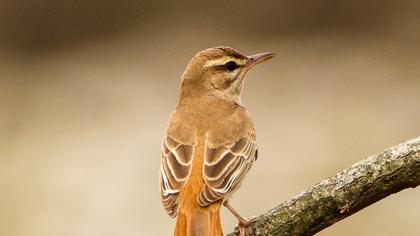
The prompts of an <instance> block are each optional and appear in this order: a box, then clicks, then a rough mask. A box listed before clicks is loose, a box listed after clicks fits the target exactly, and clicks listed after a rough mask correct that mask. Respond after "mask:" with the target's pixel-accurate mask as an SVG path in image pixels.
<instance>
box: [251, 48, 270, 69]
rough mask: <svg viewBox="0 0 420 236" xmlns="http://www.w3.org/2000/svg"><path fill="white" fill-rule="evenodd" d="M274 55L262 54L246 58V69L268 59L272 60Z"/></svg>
mask: <svg viewBox="0 0 420 236" xmlns="http://www.w3.org/2000/svg"><path fill="white" fill-rule="evenodd" d="M275 55H276V54H275V53H273V52H263V53H258V54H255V55H251V56H248V59H249V62H248V66H247V67H249V68H251V67H253V66H255V65H257V64H260V63H261V62H263V61H267V60H268V59H271V58H273V57H274V56H275Z"/></svg>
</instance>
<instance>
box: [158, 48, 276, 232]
mask: <svg viewBox="0 0 420 236" xmlns="http://www.w3.org/2000/svg"><path fill="white" fill-rule="evenodd" d="M273 56H274V54H273V53H262V54H257V55H253V56H249V57H247V56H245V55H243V54H242V53H240V52H239V51H237V50H235V49H232V48H229V47H216V48H210V49H207V50H204V51H201V52H199V53H198V54H197V55H196V56H194V57H193V59H192V60H191V61H190V63H189V64H188V66H187V68H186V70H185V72H184V74H183V75H182V84H181V97H180V100H179V103H178V106H177V108H176V110H175V112H174V113H173V114H172V115H171V117H170V120H169V124H168V128H167V130H166V133H165V137H164V139H163V145H162V149H163V151H162V158H161V176H160V184H161V197H162V203H163V206H164V208H165V209H166V211H167V212H168V214H169V215H170V216H171V217H176V216H177V223H176V227H175V232H174V235H177V236H220V235H222V229H221V224H220V206H221V205H222V204H224V205H225V206H227V207H228V209H229V210H231V211H232V213H234V214H235V216H237V217H238V219H239V221H240V226H242V227H241V228H242V231H241V232H242V233H243V228H244V226H246V220H245V219H244V218H242V217H241V216H239V215H238V214H237V213H236V212H235V211H234V210H233V208H232V207H231V206H230V205H229V204H228V202H227V200H228V199H229V197H230V196H231V194H232V193H233V192H234V191H235V190H236V189H237V188H238V187H239V186H240V184H241V182H242V180H243V178H244V177H245V175H246V174H247V173H248V171H249V169H250V167H251V166H252V164H253V162H254V161H255V160H256V159H257V144H256V137H255V128H254V123H253V121H252V119H251V117H250V115H249V113H248V111H247V110H246V109H245V107H244V106H243V105H242V104H241V100H240V95H241V91H242V87H243V82H244V77H245V74H246V73H247V71H248V70H249V69H250V68H251V67H252V66H253V65H255V64H258V63H259V62H262V61H265V60H267V59H269V58H271V57H273Z"/></svg>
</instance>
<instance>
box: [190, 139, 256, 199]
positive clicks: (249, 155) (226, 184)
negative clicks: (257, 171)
mask: <svg viewBox="0 0 420 236" xmlns="http://www.w3.org/2000/svg"><path fill="white" fill-rule="evenodd" d="M205 150H206V151H205V156H204V165H203V177H204V180H205V183H206V184H205V185H204V188H203V190H202V191H201V194H200V196H199V199H198V201H199V203H200V205H201V206H208V205H210V204H211V203H213V202H216V201H219V200H221V199H224V198H227V197H229V196H230V195H231V194H232V193H233V192H234V191H235V190H236V188H237V187H238V186H239V185H240V183H241V182H242V179H243V178H244V177H245V175H246V174H247V173H248V171H249V169H250V168H251V166H252V164H253V162H254V161H255V160H256V158H257V144H256V142H255V136H252V135H248V136H247V137H243V138H240V139H238V140H237V141H236V142H234V143H229V144H225V145H222V146H219V147H210V146H206V149H205Z"/></svg>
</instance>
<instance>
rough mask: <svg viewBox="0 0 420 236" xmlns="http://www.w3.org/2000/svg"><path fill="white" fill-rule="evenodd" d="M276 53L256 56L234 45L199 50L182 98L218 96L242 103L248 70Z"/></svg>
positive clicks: (187, 74) (185, 76)
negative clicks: (247, 53)
mask: <svg viewBox="0 0 420 236" xmlns="http://www.w3.org/2000/svg"><path fill="white" fill-rule="evenodd" d="M273 56H274V53H271V52H264V53H259V54H255V55H252V56H246V55H244V54H243V53H241V52H239V51H238V50H235V49H233V48H231V47H214V48H209V49H206V50H203V51H201V52H199V53H197V54H196V55H195V56H194V57H193V58H192V59H191V61H190V62H189V64H188V66H187V68H186V69H185V71H184V74H183V75H182V85H181V90H182V93H181V97H182V96H184V97H201V96H208V95H211V96H216V97H220V98H222V99H226V100H229V101H234V102H240V95H241V92H242V87H243V84H244V78H245V75H246V73H247V72H248V71H249V70H250V69H251V68H252V67H253V66H254V65H256V64H259V63H261V62H263V61H266V60H268V59H270V58H272V57H273Z"/></svg>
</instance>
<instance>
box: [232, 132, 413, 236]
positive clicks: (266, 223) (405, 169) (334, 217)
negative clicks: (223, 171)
mask: <svg viewBox="0 0 420 236" xmlns="http://www.w3.org/2000/svg"><path fill="white" fill-rule="evenodd" d="M419 184H420V136H419V137H417V138H415V139H412V140H409V141H407V142H404V143H402V144H400V145H398V146H396V147H392V148H390V149H387V150H385V151H383V152H381V153H379V154H376V155H374V156H371V157H369V158H368V159H366V160H363V161H360V162H358V163H356V164H354V165H353V166H351V167H350V168H348V169H345V170H343V171H342V172H340V173H338V174H337V175H335V176H333V177H330V178H328V179H325V180H323V181H321V182H320V183H318V184H315V185H313V186H312V187H310V188H309V189H307V190H305V191H303V192H302V193H300V194H299V195H297V196H295V197H294V198H292V199H291V200H288V201H286V202H284V203H282V204H280V205H278V206H276V207H275V208H273V209H271V210H270V211H268V212H266V213H264V214H262V215H260V216H258V217H256V218H254V219H252V220H251V223H250V225H248V226H247V229H246V233H247V234H246V235H247V236H253V235H282V236H283V235H313V234H315V233H317V232H319V231H321V230H322V229H325V228H326V227H328V226H330V225H332V224H334V223H335V222H337V221H339V220H342V219H344V218H346V217H348V216H350V215H352V214H354V213H356V212H357V211H359V210H361V209H363V208H365V207H367V206H369V205H371V204H373V203H375V202H377V201H379V200H381V199H383V198H385V197H387V196H389V195H391V194H393V193H397V192H399V191H401V190H403V189H406V188H410V187H411V188H415V187H417V186H418V185H419ZM233 235H237V232H233V233H230V234H228V236H233Z"/></svg>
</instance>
